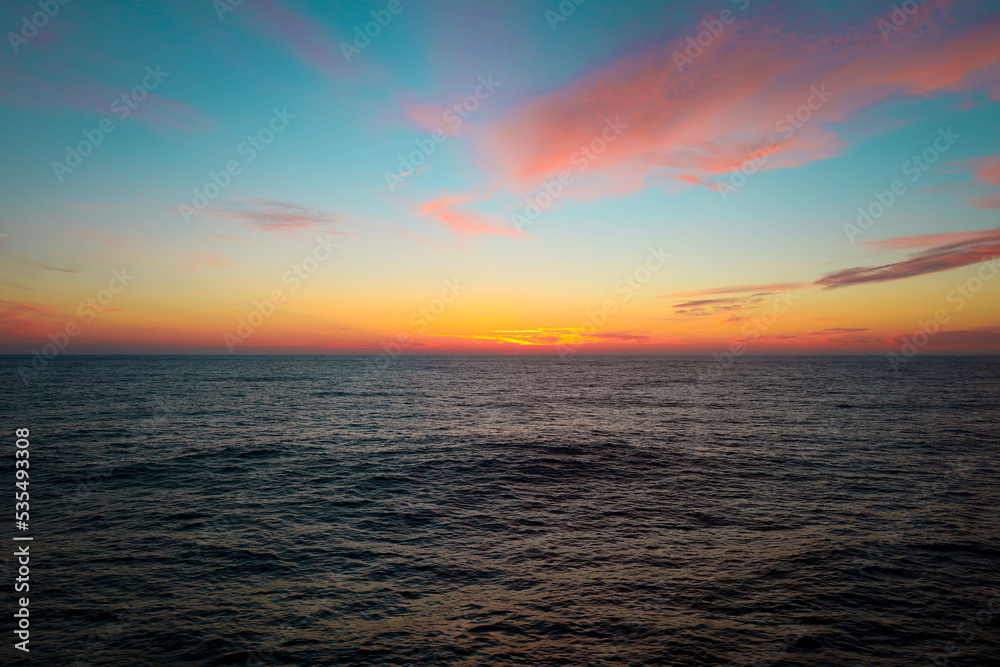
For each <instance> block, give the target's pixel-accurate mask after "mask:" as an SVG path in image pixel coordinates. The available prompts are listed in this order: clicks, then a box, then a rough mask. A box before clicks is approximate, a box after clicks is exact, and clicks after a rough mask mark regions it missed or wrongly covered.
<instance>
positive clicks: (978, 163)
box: [972, 155, 1000, 185]
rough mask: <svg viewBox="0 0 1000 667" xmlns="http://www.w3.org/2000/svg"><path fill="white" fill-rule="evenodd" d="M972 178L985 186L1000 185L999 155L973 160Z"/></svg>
mask: <svg viewBox="0 0 1000 667" xmlns="http://www.w3.org/2000/svg"><path fill="white" fill-rule="evenodd" d="M972 166H973V168H974V169H975V172H973V176H974V177H975V179H976V180H977V181H980V182H982V183H985V184H986V185H1000V155H998V156H993V157H984V158H982V159H979V160H973V161H972Z"/></svg>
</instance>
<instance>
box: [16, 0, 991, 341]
mask: <svg viewBox="0 0 1000 667" xmlns="http://www.w3.org/2000/svg"><path fill="white" fill-rule="evenodd" d="M54 4H57V3H54ZM804 4H806V3H797V2H772V3H765V2H761V1H760V0H738V1H731V0H718V1H717V2H698V3H695V2H670V3H665V2H662V1H661V2H638V1H633V2H603V1H602V0H589V1H587V2H583V3H582V4H580V5H576V4H575V3H573V2H571V1H570V0H566V1H564V2H562V4H561V5H560V3H559V2H557V1H556V0H537V1H523V2H515V1H508V2H502V3H501V2H495V3H480V2H458V1H453V2H434V1H432V0H420V1H417V2H411V1H410V0H388V1H386V0H379V1H375V2H328V3H320V2H302V1H297V0H285V1H282V2H278V1H264V0H245V1H244V2H242V3H241V4H236V0H232V2H231V3H227V2H224V0H217V1H216V2H215V4H213V3H212V2H210V1H209V0H202V1H199V2H176V3H168V2H163V3H155V2H135V3H130V4H129V5H122V4H119V3H111V2H98V3H82V2H73V1H70V2H68V3H67V4H65V5H58V9H57V10H56V12H55V14H54V15H53V16H51V17H49V16H46V17H45V21H40V20H39V21H38V22H39V23H42V24H43V25H42V26H41V27H36V26H35V25H34V24H32V20H33V19H32V16H33V15H36V14H37V13H38V12H39V8H38V7H39V5H38V4H37V2H19V3H5V4H4V6H3V9H2V10H0V21H2V26H3V33H4V34H5V35H6V36H5V38H4V44H3V45H2V47H0V50H2V52H3V53H2V56H0V79H2V86H0V115H2V118H0V120H2V128H3V134H4V141H3V144H2V148H0V156H2V166H0V170H2V171H0V179H2V180H0V182H2V188H3V206H2V209H0V234H3V235H4V236H3V237H2V239H0V286H2V294H0V352H3V353H14V354H25V353H26V354H31V353H32V351H33V350H38V351H41V350H42V348H43V346H45V345H46V344H51V345H58V346H59V347H60V348H64V349H65V352H67V353H117V352H121V353H144V352H167V353H184V352H197V353H218V354H226V353H229V352H230V351H234V352H236V353H295V352H302V353H323V352H331V353H332V352H347V353H378V352H381V351H383V350H386V349H389V350H393V351H395V350H397V349H398V350H401V351H404V352H407V353H425V352H482V353H540V352H541V353H553V352H557V351H560V350H561V351H566V350H573V351H578V352H581V353H586V352H628V353H672V352H677V353H687V352H699V353H702V352H723V351H726V350H734V351H736V353H737V354H742V353H743V352H744V351H746V352H749V353H887V352H897V351H899V350H900V349H901V347H902V346H903V345H905V344H906V342H907V340H910V341H912V339H913V336H914V334H915V333H917V332H921V330H922V329H923V330H924V331H926V332H928V333H926V334H919V335H920V337H921V340H919V341H917V346H918V347H919V348H920V349H921V350H924V351H928V352H938V353H953V352H966V353H997V352H1000V279H998V276H1000V131H998V130H1000V4H997V3H996V2H982V1H976V2H947V1H945V2H940V1H935V0H927V1H926V2H924V3H923V4H918V3H917V2H915V1H911V2H909V3H896V4H895V5H894V4H893V3H892V2H876V3H871V2H855V3H847V2H825V3H808V4H809V8H808V9H807V8H805V7H804V6H803V5H804ZM560 8H561V9H560ZM570 9H572V11H569V10H570ZM39 16H40V15H39ZM379 21H381V23H379ZM366 29H367V30H368V32H369V34H373V35H374V36H369V35H366V34H365V30H366ZM123 96H124V97H123ZM334 246H336V247H334ZM115 272H117V273H115ZM396 346H398V348H397V347H396Z"/></svg>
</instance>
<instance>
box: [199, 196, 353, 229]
mask: <svg viewBox="0 0 1000 667" xmlns="http://www.w3.org/2000/svg"><path fill="white" fill-rule="evenodd" d="M208 213H210V214H212V215H214V216H216V217H220V218H231V219H233V220H239V221H240V222H244V223H246V224H248V225H250V226H252V227H255V228H257V229H261V230H264V231H266V232H287V231H295V230H299V229H309V228H312V227H321V228H329V227H330V226H332V225H335V224H337V223H339V222H340V217H339V216H337V215H336V214H333V213H327V212H325V211H320V210H317V209H312V208H307V207H305V206H300V205H298V204H289V203H287V202H279V201H271V200H269V199H250V200H248V201H245V202H232V203H229V204H227V205H226V206H225V207H220V208H213V209H209V210H208Z"/></svg>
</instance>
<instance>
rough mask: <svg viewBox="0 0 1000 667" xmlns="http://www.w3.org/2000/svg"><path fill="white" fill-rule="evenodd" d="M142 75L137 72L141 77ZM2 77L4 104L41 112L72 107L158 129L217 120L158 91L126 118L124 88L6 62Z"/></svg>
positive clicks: (0, 100) (195, 127)
mask: <svg viewBox="0 0 1000 667" xmlns="http://www.w3.org/2000/svg"><path fill="white" fill-rule="evenodd" d="M141 74H142V73H141V72H139V73H137V75H138V76H139V79H140V80H141V79H142V76H141ZM0 79H2V80H3V81H4V85H3V86H2V87H0V106H6V107H13V108H16V109H23V110H26V111H41V112H52V111H60V110H62V109H72V110H74V111H79V112H82V113H87V114H91V115H94V116H104V117H108V118H111V119H112V121H114V122H115V123H116V124H117V123H119V122H121V123H125V122H132V121H133V120H137V121H139V122H141V123H145V124H146V125H148V126H150V127H152V128H153V129H154V130H156V131H163V130H166V129H173V130H181V131H185V132H202V131H204V130H206V129H208V128H210V127H211V126H212V125H213V124H214V123H215V119H214V118H212V116H210V115H208V114H207V113H205V112H204V111H201V110H200V109H197V108H195V107H194V106H192V105H190V104H187V103H186V102H181V101H179V100H175V99H172V98H170V97H165V96H163V95H158V94H156V93H149V94H148V95H147V96H146V98H145V99H144V100H143V101H142V103H141V104H137V105H136V107H135V108H134V109H132V108H130V109H129V114H128V116H127V117H126V118H124V119H123V118H121V117H120V115H119V113H120V109H119V108H117V107H115V108H113V105H114V103H115V102H116V101H117V100H118V99H119V98H120V97H121V95H122V93H123V90H122V89H120V88H116V87H114V86H111V85H108V84H106V83H100V82H96V81H89V80H84V79H73V80H62V81H52V80H49V79H46V78H42V77H38V76H35V75H33V74H31V73H29V72H26V71H23V70H21V69H18V68H17V67H14V66H12V65H5V64H3V63H0ZM119 104H120V103H119Z"/></svg>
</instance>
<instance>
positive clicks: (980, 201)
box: [969, 195, 1000, 209]
mask: <svg viewBox="0 0 1000 667" xmlns="http://www.w3.org/2000/svg"><path fill="white" fill-rule="evenodd" d="M969 203H970V204H972V205H973V206H975V207H976V208H986V209H993V208H1000V195H987V196H985V197H976V198H975V199H973V200H971V201H970V202H969Z"/></svg>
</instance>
